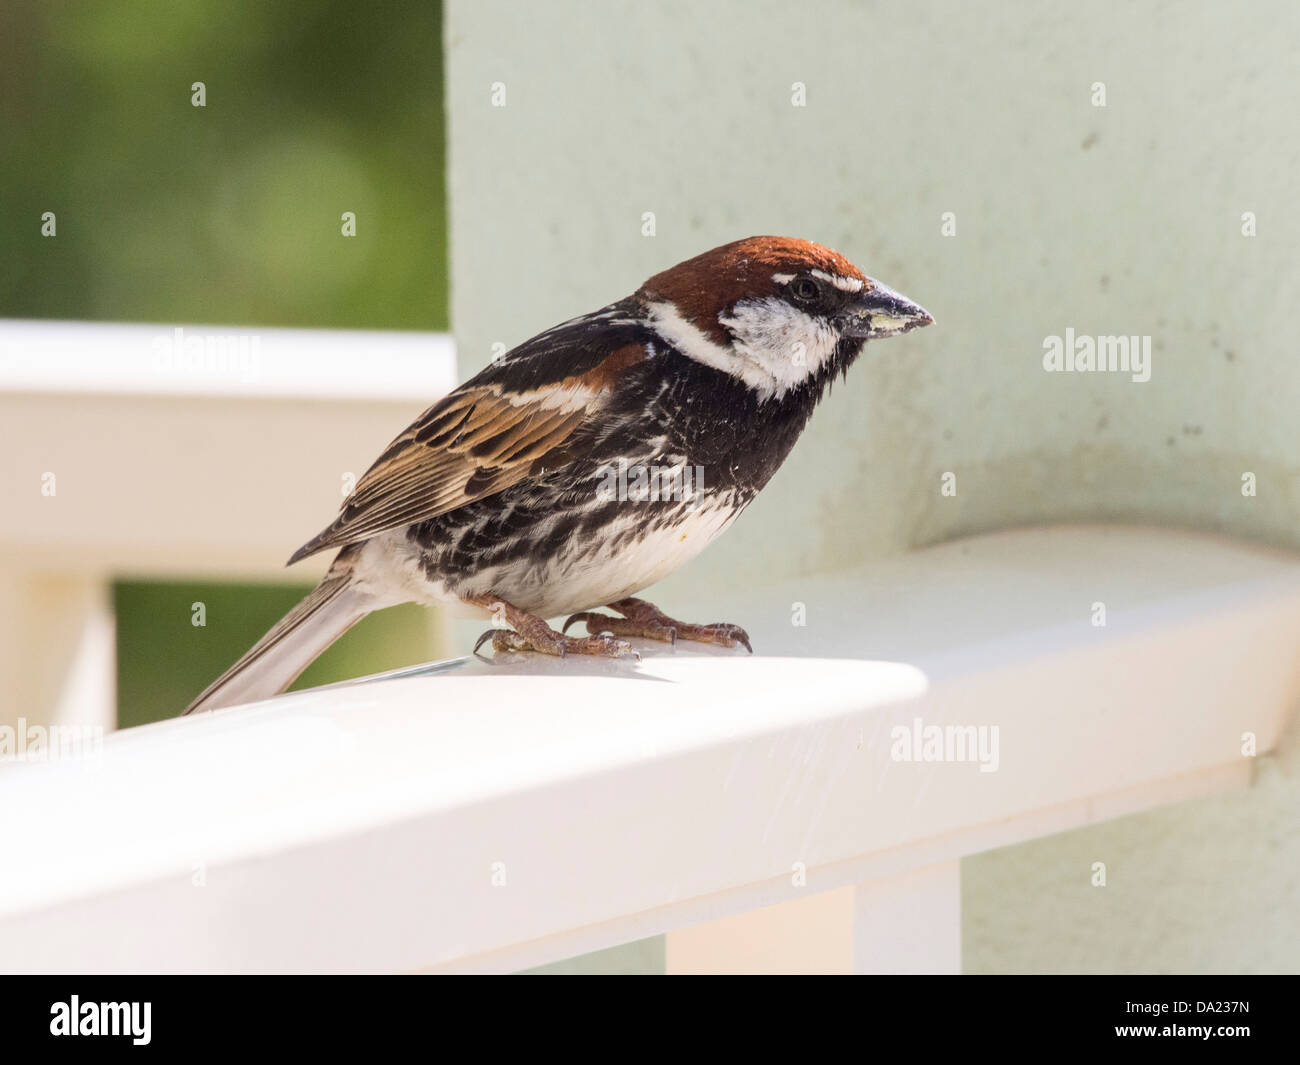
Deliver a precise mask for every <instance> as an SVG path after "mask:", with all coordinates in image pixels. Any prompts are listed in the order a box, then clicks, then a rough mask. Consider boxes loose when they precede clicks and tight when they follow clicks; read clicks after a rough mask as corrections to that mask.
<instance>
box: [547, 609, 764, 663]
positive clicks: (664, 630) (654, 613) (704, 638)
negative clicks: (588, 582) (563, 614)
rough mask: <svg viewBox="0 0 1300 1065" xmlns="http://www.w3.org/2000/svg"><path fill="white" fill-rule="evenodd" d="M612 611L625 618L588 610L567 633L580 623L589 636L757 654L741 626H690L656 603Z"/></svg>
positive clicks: (577, 616) (572, 619) (566, 627)
mask: <svg viewBox="0 0 1300 1065" xmlns="http://www.w3.org/2000/svg"><path fill="white" fill-rule="evenodd" d="M606 605H607V606H608V607H609V609H610V610H616V611H618V612H619V613H620V614H622V615H623V616H622V617H621V618H612V617H610V616H609V615H608V614H596V613H593V612H591V611H589V610H587V611H583V612H582V613H580V614H574V615H573V616H572V617H570V618H569V620H568V621H566V622H565V623H564V630H563V631H564V632H568V631H569V626H570V625H572V624H573V623H574V622H577V621H585V622H586V623H587V631H588V632H590V633H600V632H607V633H610V634H611V635H613V636H643V637H645V638H646V639H649V640H662V641H664V642H665V643H671V644H674V645H676V643H677V641H678V640H690V641H692V642H693V643H715V644H718V645H720V646H722V647H735V646H736V644H743V645H744V648H745V650H746V651H748V652H749V653H750V654H753V653H754V648H752V647H751V646H750V645H749V634H748V633H747V632H745V630H744V629H742V628H741V627H740V626H739V625H729V624H727V623H726V622H725V621H719V622H715V623H714V624H712V625H691V624H689V623H687V622H685V621H676V620H674V619H673V618H670V617H669V616H668V615H667V614H665V613H664V612H663V611H662V610H660V609H659V608H658V607H657V606H655V605H654V604H653V603H647V602H646V601H645V600H644V599H620V600H618V602H616V603H607V604H606Z"/></svg>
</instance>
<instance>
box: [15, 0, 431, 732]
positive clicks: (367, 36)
mask: <svg viewBox="0 0 1300 1065" xmlns="http://www.w3.org/2000/svg"><path fill="white" fill-rule="evenodd" d="M441 34H442V9H441V4H440V3H437V2H429V0H394V2H389V3H385V4H381V5H371V4H357V3H352V2H343V0H303V2H298V0H277V2H274V3H271V2H264V0H229V2H219V0H129V2H107V0H87V2H73V3H54V2H50V0H43V2H28V0H3V3H0V152H2V153H3V160H4V162H3V166H0V316H4V317H30V318H79V319H95V320H113V321H163V322H182V323H195V324H199V323H214V324H225V323H235V324H254V325H292V326H307V327H313V326H314V327H336V328H367V329H446V328H447V327H448V314H447V296H448V289H447V283H446V276H447V269H446V260H447V224H446V202H445V189H444V165H443V161H444V151H445V145H444V130H443V89H442V36H441ZM195 82H203V84H204V93H205V104H206V106H203V107H196V106H194V104H193V102H192V100H193V96H194V89H193V86H194V83H195ZM46 211H52V212H54V214H55V218H56V226H57V230H56V236H54V237H52V238H51V237H45V236H42V234H41V222H42V217H41V216H42V214H43V213H44V212H46ZM345 211H351V212H354V213H355V215H356V235H355V236H354V237H344V236H343V235H342V233H341V226H342V224H343V223H342V219H341V216H342V214H343V212H345ZM398 428H400V426H394V430H396V429H398ZM311 531H313V530H304V535H306V534H307V533H310V532H311ZM292 546H293V545H286V549H287V548H288V547H292ZM306 591H307V588H306V586H303V585H300V584H291V585H236V584H211V583H204V584H180V583H174V582H172V583H166V582H156V583H142V582H131V583H119V584H118V585H117V586H116V588H115V593H114V595H115V604H116V607H117V625H118V706H119V707H120V712H119V723H120V724H121V725H123V726H126V725H135V724H141V723H143V722H146V721H151V720H157V719H159V718H164V717H170V716H173V715H174V714H176V713H177V712H178V711H179V710H180V709H181V708H182V707H184V706H185V704H186V703H187V702H189V700H190V699H191V698H193V696H195V695H196V694H198V692H199V691H200V690H202V688H203V687H204V686H205V685H206V684H207V683H208V682H209V681H210V680H212V679H213V678H214V677H216V676H217V675H218V674H219V673H220V672H221V671H222V670H224V669H225V668H226V667H227V666H228V665H230V663H231V662H233V661H234V660H235V659H236V658H238V657H239V655H241V654H242V653H243V652H244V651H245V650H247V649H248V647H249V646H250V645H251V644H252V643H253V641H254V640H256V639H257V638H258V637H259V636H260V635H261V634H262V633H263V632H264V631H265V630H266V629H267V628H269V627H270V626H271V625H272V624H273V623H274V622H275V621H276V620H277V619H278V618H279V617H280V615H281V614H283V613H284V612H285V611H286V610H288V609H289V607H291V606H292V605H293V604H294V603H295V602H297V601H298V599H299V598H301V597H302V595H304V594H305V593H306ZM194 602H203V603H205V604H206V607H207V624H206V625H205V626H204V627H195V626H193V625H191V623H190V616H191V611H190V605H191V604H192V603H194ZM427 633H428V630H427V627H426V625H425V624H424V615H423V612H421V611H419V610H418V608H414V607H404V608H397V609H395V610H391V611H384V612H382V613H381V614H378V615H372V617H371V618H369V619H367V620H366V621H364V622H362V623H361V625H359V626H357V627H356V628H355V629H353V630H352V632H350V633H349V634H348V635H347V636H346V637H344V638H343V640H341V641H340V642H339V643H338V644H337V645H336V646H335V647H334V648H331V650H330V651H329V652H327V653H326V655H325V656H323V657H322V658H321V659H320V660H319V661H318V662H317V663H316V664H315V665H313V666H312V667H311V668H310V669H309V670H308V671H307V673H306V674H304V676H303V677H302V678H301V679H300V680H299V682H298V686H307V685H311V684H321V683H325V682H328V681H331V680H337V679H340V678H342V677H347V676H356V675H358V674H363V673H368V672H373V671H376V670H380V669H385V668H390V667H393V666H398V665H404V664H407V663H410V662H414V661H419V660H421V659H423V658H426V657H428V653H429V648H428V635H427Z"/></svg>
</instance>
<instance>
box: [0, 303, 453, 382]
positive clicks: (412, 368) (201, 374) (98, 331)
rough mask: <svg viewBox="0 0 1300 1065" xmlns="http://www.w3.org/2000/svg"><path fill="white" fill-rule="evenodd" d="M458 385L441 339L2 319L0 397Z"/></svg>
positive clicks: (446, 341)
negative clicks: (0, 394) (1, 394)
mask: <svg viewBox="0 0 1300 1065" xmlns="http://www.w3.org/2000/svg"><path fill="white" fill-rule="evenodd" d="M455 385H456V350H455V344H454V342H453V341H452V338H451V336H450V335H449V334H446V333H416V332H402V331H397V330H391V331H386V332H383V331H373V330H372V331H367V330H351V329H283V328H271V327H264V326H253V325H195V324H188V323H187V324H183V325H182V324H173V323H135V322H62V321H37V320H31V319H9V320H3V319H0V392H5V391H9V392H37V393H73V394H75V395H77V396H84V395H86V394H90V395H96V394H112V395H123V394H128V395H191V396H202V397H206V398H211V397H214V396H244V397H261V398H265V397H279V398H315V399H322V398H323V399H338V398H346V399H349V400H355V401H362V400H409V399H410V398H411V397H412V396H417V397H419V396H429V397H431V398H432V397H436V396H439V395H442V394H443V393H444V392H447V391H449V390H450V389H452V388H454V387H455ZM430 401H431V400H430Z"/></svg>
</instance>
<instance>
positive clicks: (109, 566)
mask: <svg viewBox="0 0 1300 1065" xmlns="http://www.w3.org/2000/svg"><path fill="white" fill-rule="evenodd" d="M455 363H456V360H455V350H454V346H453V344H452V341H451V338H450V337H448V336H446V335H444V334H432V333H397V332H387V333H385V332H349V331H342V330H303V329H263V328H257V327H253V326H199V325H183V326H182V325H172V324H166V325H163V324H160V325H122V324H111V323H88V322H30V321H0V453H3V455H4V461H3V463H0V498H3V500H4V503H3V518H2V519H0V678H3V682H4V683H3V695H2V696H0V725H3V724H6V723H9V724H13V723H14V722H15V721H16V720H17V719H18V718H19V717H20V716H22V717H24V718H26V719H27V720H36V721H42V722H46V721H50V720H55V721H60V722H63V723H67V724H73V723H81V724H99V725H102V726H106V727H111V725H112V723H113V721H114V717H115V715H114V707H113V699H112V691H113V624H112V617H111V613H110V610H109V605H108V593H107V589H108V583H109V581H110V579H111V578H112V577H114V576H121V575H143V576H162V575H176V576H186V577H193V576H195V575H203V574H206V575H213V574H219V575H222V576H230V575H236V574H237V575H242V576H256V577H269V576H272V575H277V576H278V575H281V574H282V573H283V566H284V560H285V558H286V557H287V555H288V553H289V552H290V551H291V550H292V548H293V545H295V544H297V543H300V542H301V541H302V540H304V539H306V538H307V537H308V536H309V535H311V531H312V530H315V529H317V528H320V527H322V526H323V525H324V524H326V523H327V522H328V520H329V518H330V516H331V515H332V514H333V513H334V512H335V510H336V509H337V507H338V503H339V499H340V496H341V492H342V488H343V477H344V475H345V474H347V473H352V474H353V475H360V473H361V472H362V469H363V468H364V465H363V466H361V467H359V466H358V463H368V462H369V461H370V459H371V458H372V457H373V456H375V455H377V454H379V452H380V451H381V450H382V449H383V447H384V445H386V444H387V443H388V441H389V440H391V439H392V438H393V437H394V436H395V435H396V434H397V432H398V431H399V430H400V429H401V428H402V426H404V425H406V424H407V422H408V421H409V420H410V419H411V418H412V417H414V416H415V415H416V414H417V413H418V412H419V411H420V410H422V409H423V408H424V407H425V406H427V405H428V404H429V403H431V402H433V401H434V400H435V399H436V398H438V397H439V396H440V395H443V394H445V393H446V392H447V391H448V390H449V389H450V388H452V387H453V386H454V384H455V381H456V365H455ZM314 565H316V566H318V565H319V563H305V564H304V565H303V566H301V567H299V568H297V569H295V571H294V574H295V576H296V575H298V574H302V575H305V576H310V575H311V574H312V572H313V566H314Z"/></svg>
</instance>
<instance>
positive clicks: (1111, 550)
mask: <svg viewBox="0 0 1300 1065" xmlns="http://www.w3.org/2000/svg"><path fill="white" fill-rule="evenodd" d="M795 603H799V604H802V605H803V608H804V609H803V616H804V617H806V619H807V624H806V625H804V626H799V625H792V623H791V621H792V617H797V616H799V614H798V612H795V611H792V605H793V604H795ZM673 606H674V608H678V607H680V608H681V609H680V611H679V612H680V613H681V614H683V615H686V614H687V613H688V612H689V611H691V610H694V611H695V612H697V613H699V612H701V611H702V612H703V613H705V614H708V615H710V616H712V615H725V616H727V617H730V618H733V619H734V620H737V621H742V622H744V623H745V624H746V625H747V626H748V627H749V629H750V632H751V635H752V636H753V637H754V643H755V647H756V648H757V649H758V650H759V652H760V654H759V655H757V656H755V657H749V656H747V655H743V654H732V653H721V652H719V653H698V652H690V651H687V650H686V649H685V648H682V649H680V650H678V651H677V652H675V653H674V652H671V651H668V650H667V649H659V650H658V651H654V650H653V649H648V651H647V655H646V657H645V658H644V659H643V660H642V662H641V663H640V664H636V663H631V662H608V661H603V660H602V661H583V660H566V661H564V662H555V661H550V660H538V659H536V658H531V657H530V658H522V659H520V660H515V661H507V662H498V663H493V664H487V663H484V662H480V661H477V660H463V661H461V662H459V663H451V664H446V665H444V666H441V667H439V668H437V669H436V670H434V669H431V670H430V672H429V675H407V676H404V677H398V678H389V679H381V680H377V681H375V682H372V683H363V684H348V685H342V686H333V687H330V688H325V689H318V690H315V691H312V692H304V693H300V694H297V695H292V696H286V697H282V698H280V699H276V700H272V701H270V702H267V703H262V704H258V705H254V706H249V707H243V708H235V709H232V710H229V711H224V712H218V713H215V714H208V715H203V716H200V717H198V718H193V719H189V718H187V719H183V720H178V721H170V722H165V723H162V724H159V725H151V726H147V727H144V728H139V729H132V730H129V731H127V732H123V733H119V734H116V735H113V736H110V737H109V738H108V739H107V740H106V741H105V743H104V746H103V750H102V751H101V752H100V753H99V754H98V755H97V756H96V757H93V758H90V759H87V760H64V761H54V762H49V763H45V764H38V765H21V766H8V767H5V768H3V770H2V771H0V834H2V838H3V839H4V840H5V847H4V850H3V858H0V862H2V863H3V868H2V869H0V968H2V969H5V970H10V971H32V970H50V971H65V970H67V971H83V970H101V969H102V970H110V971H173V970H175V971H209V970H214V971H250V970H253V971H260V970H292V971H332V970H349V971H351V970H365V971H371V970H373V971H409V970H452V971H510V970H515V969H519V968H523V967H525V966H529V965H534V964H538V963H542V962H546V961H549V960H553V959H558V958H563V957H567V956H571V955H573V954H576V953H580V952H583V951H587V950H592V949H596V948H600V947H605V946H610V945H613V944H616V943H620V942H626V941H630V940H633V939H637V938H640V937H643V936H647V935H651V934H655V933H661V932H667V933H669V936H668V964H669V969H670V970H671V971H700V970H719V969H721V970H727V969H740V968H754V969H769V970H788V971H806V970H823V971H826V970H831V971H834V970H842V971H850V970H852V971H862V972H913V971H936V972H953V971H957V970H958V969H959V968H960V941H961V924H960V902H959V889H960V877H959V859H960V858H961V857H962V856H963V855H966V854H971V853H974V852H976V851H981V850H986V849H989V848H992V847H998V846H1003V845H1006V844H1009V843H1015V842H1018V841H1021V840H1026V839H1030V838H1033V837H1036V836H1041V835H1045V834H1048V833H1052V832H1058V831H1061V830H1063V829H1067V828H1072V827H1076V826H1080V825H1085V824H1089V823H1093V822H1097V821H1101V820H1105V819H1107V818H1112V817H1117V816H1120V815H1123V814H1128V813H1132V812H1134V811H1137V810H1141V809H1146V808H1149V807H1152V806H1155V805H1158V804H1161V803H1166V802H1171V801H1174V800H1177V799H1182V798H1186V797H1189V796H1192V795H1198V794H1203V793H1206V792H1209V791H1213V790H1217V789H1221V788H1228V787H1240V786H1245V785H1247V784H1248V783H1249V780H1250V777H1251V766H1252V758H1251V757H1249V752H1250V751H1252V750H1253V751H1255V752H1258V753H1264V752H1266V751H1267V750H1269V748H1270V747H1271V746H1272V745H1273V744H1274V743H1275V742H1276V740H1277V737H1278V735H1279V733H1280V731H1281V729H1282V726H1283V722H1284V720H1285V716H1286V714H1287V712H1288V711H1289V710H1290V708H1291V707H1293V706H1294V704H1295V701H1296V696H1297V694H1298V693H1300V670H1298V668H1297V648H1300V562H1297V560H1296V559H1294V558H1292V557H1289V556H1284V555H1280V554H1276V553H1273V552H1268V551H1263V550H1259V549H1254V548H1247V547H1242V546H1240V545H1235V544H1232V543H1228V542H1224V541H1220V540H1215V539H1211V538H1204V537H1198V536H1192V535H1185V534H1178V533H1171V532H1165V531H1158V530H1151V529H1123V528H1104V527H1098V528H1065V527H1063V528H1046V529H1035V530H1025V531H1019V532H1011V533H1002V534H997V535H993V536H988V537H982V538H978V539H974V540H969V541H963V542H957V543H952V544H948V545H944V546H941V547H936V548H931V549H927V550H925V551H920V552H916V553H914V554H911V555H908V556H905V557H901V558H895V559H890V560H886V561H883V562H880V563H878V564H875V565H873V566H871V567H870V568H867V569H863V570H860V571H855V572H851V573H841V574H835V575H830V576H827V577H823V578H818V579H807V580H802V581H798V582H795V583H793V584H788V585H785V586H776V587H765V588H762V587H760V588H756V589H751V590H750V591H748V592H747V593H745V594H744V595H743V596H742V595H737V597H736V598H735V600H734V601H729V602H727V603H725V604H723V603H717V602H713V603H708V604H693V605H692V604H686V603H682V604H678V603H674V604H673ZM1102 620H1104V624H1098V622H1099V621H1102ZM933 726H937V727H939V728H940V729H941V730H943V731H941V733H940V736H941V737H942V738H943V739H944V741H945V742H951V743H952V744H953V746H952V747H950V748H947V749H945V750H944V751H943V752H941V753H943V754H944V755H945V757H946V759H947V760H943V761H928V760H924V755H925V747H924V741H925V740H926V738H927V736H928V735H929V734H928V733H927V732H926V731H925V730H926V729H927V728H930V727H933ZM967 726H969V727H971V728H973V729H974V730H975V731H974V732H973V733H966V732H964V731H958V730H961V729H964V728H965V727H967ZM950 727H951V728H952V729H953V731H951V732H948V731H946V730H948V729H949V728H950ZM918 731H919V733H920V735H921V738H922V750H921V751H920V752H916V751H907V750H905V749H904V746H903V745H904V743H905V742H906V741H905V739H904V737H908V738H910V737H913V736H915V735H916V734H917V733H918ZM972 735H973V736H974V746H973V747H972V746H967V747H965V748H962V749H958V747H957V746H956V743H957V741H958V740H959V739H961V738H962V737H966V738H969V737H970V736H972ZM981 741H982V743H981ZM1243 752H1245V753H1243ZM918 753H919V754H920V755H921V757H922V760H919V761H914V760H908V758H907V757H904V756H910V755H916V754H918ZM982 767H983V768H982ZM985 769H987V771H985ZM769 907H770V908H769Z"/></svg>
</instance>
